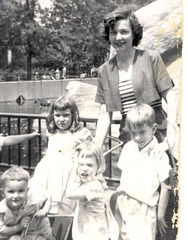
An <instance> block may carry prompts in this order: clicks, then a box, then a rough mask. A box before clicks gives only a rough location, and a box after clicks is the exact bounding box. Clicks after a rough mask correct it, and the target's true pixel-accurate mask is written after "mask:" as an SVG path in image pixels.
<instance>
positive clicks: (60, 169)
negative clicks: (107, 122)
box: [30, 128, 91, 216]
mask: <svg viewBox="0 0 188 240" xmlns="http://www.w3.org/2000/svg"><path fill="white" fill-rule="evenodd" d="M89 136H91V133H90V131H89V130H88V129H86V128H83V129H82V130H79V131H77V132H75V133H71V132H70V131H69V130H67V131H63V132H62V131H56V132H55V133H53V134H51V135H50V136H49V142H48V149H47V152H46V155H45V156H44V158H43V159H42V160H41V161H40V162H39V163H38V165H37V166H36V168H35V172H34V175H33V177H32V178H31V180H30V187H31V188H32V187H33V188H35V189H36V191H43V190H47V192H48V193H49V194H50V195H51V196H52V205H51V208H50V213H51V214H60V215H63V216H67V215H72V214H73V212H74V209H75V206H76V201H74V200H70V199H68V198H67V197H66V194H65V190H66V187H67V183H68V180H69V177H70V173H71V169H72V166H73V158H74V153H75V149H76V147H77V146H78V145H79V144H80V143H81V142H83V141H85V140H86V139H87V138H88V137H89Z"/></svg>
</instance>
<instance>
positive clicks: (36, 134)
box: [31, 131, 42, 137]
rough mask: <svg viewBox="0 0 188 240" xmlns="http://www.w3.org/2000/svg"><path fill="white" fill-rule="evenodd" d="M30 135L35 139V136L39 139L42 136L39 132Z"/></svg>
mask: <svg viewBox="0 0 188 240" xmlns="http://www.w3.org/2000/svg"><path fill="white" fill-rule="evenodd" d="M31 135H32V136H33V137H36V136H39V137H41V136H42V133H39V132H36V131H35V132H32V133H31Z"/></svg>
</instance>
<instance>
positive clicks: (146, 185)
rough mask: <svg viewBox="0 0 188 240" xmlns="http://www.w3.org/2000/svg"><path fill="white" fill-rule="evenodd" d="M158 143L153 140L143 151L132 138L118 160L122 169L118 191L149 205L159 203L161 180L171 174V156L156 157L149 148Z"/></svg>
mask: <svg viewBox="0 0 188 240" xmlns="http://www.w3.org/2000/svg"><path fill="white" fill-rule="evenodd" d="M156 144H158V141H157V139H156V138H155V137H154V138H153V140H152V141H151V142H150V143H149V144H148V145H147V146H146V147H145V148H143V149H142V150H141V151H140V150H139V148H138V145H137V144H136V143H135V142H134V141H133V140H132V141H130V142H128V143H127V144H125V146H124V147H123V150H122V152H121V155H120V159H119V161H118V164H117V165H118V167H119V168H120V169H121V170H122V174H121V178H120V185H119V187H118V188H117V190H118V191H124V192H126V193H127V194H128V195H130V196H131V197H133V198H135V199H137V200H140V201H142V202H144V203H146V204H148V205H149V206H155V205H156V204H157V201H158V198H159V193H158V191H157V189H158V187H159V185H160V182H163V181H164V180H166V179H167V178H168V176H169V170H170V165H169V158H168V155H167V154H166V153H164V154H163V155H162V157H161V158H160V159H157V158H156V159H154V158H153V156H152V153H151V154H150V155H148V150H149V148H150V147H152V146H156Z"/></svg>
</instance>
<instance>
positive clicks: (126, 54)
mask: <svg viewBox="0 0 188 240" xmlns="http://www.w3.org/2000/svg"><path fill="white" fill-rule="evenodd" d="M103 23H104V30H103V34H102V36H103V37H104V38H105V39H106V40H107V41H109V43H110V44H111V45H112V46H113V47H114V48H115V50H116V52H117V54H116V55H115V57H113V58H112V59H110V60H109V61H107V62H105V63H104V64H103V65H102V66H101V67H100V68H99V70H98V88H97V93H96V98H95V101H96V102H98V103H100V104H101V108H100V114H99V119H98V123H97V129H96V139H97V141H98V143H99V145H100V146H101V147H102V145H103V142H104V140H105V137H106V135H107V133H108V130H109V127H110V124H111V121H112V114H113V112H114V111H121V114H122V120H121V124H120V140H122V141H124V142H126V141H128V140H129V136H128V134H127V133H126V126H125V122H126V121H125V120H126V113H127V112H128V110H129V109H130V108H131V107H132V106H134V105H136V104H137V103H147V104H149V105H151V106H152V107H153V108H154V110H155V113H156V122H157V124H158V128H159V129H160V130H161V131H160V132H163V135H166V134H167V138H166V139H167V140H168V142H167V141H166V140H164V139H163V138H162V139H160V142H161V141H163V142H162V143H161V144H159V147H158V149H156V148H155V152H156V153H159V152H164V151H165V150H167V149H168V148H169V145H170V147H173V146H174V140H175V135H176V130H175V126H176V124H175V122H176V116H177V108H176V99H175V93H174V90H173V83H172V80H171V78H170V76H169V74H168V72H167V70H166V67H165V65H164V63H163V61H162V59H161V57H160V55H159V54H158V53H157V52H156V51H153V50H138V49H136V48H135V47H136V46H138V44H139V42H140V40H141V39H142V33H143V28H142V26H141V25H140V23H139V21H138V19H137V17H136V16H135V14H134V12H133V8H132V7H131V6H124V7H123V8H122V7H121V8H118V9H116V10H115V11H113V12H111V13H110V14H108V15H107V16H106V17H105V18H104V22H103ZM162 98H163V99H164V100H165V102H166V103H167V116H168V119H169V121H168V122H167V123H166V113H165V112H164V110H163V109H162ZM122 129H124V131H123V132H122ZM166 129H167V133H166ZM125 133H126V135H125ZM168 144H169V145H168Z"/></svg>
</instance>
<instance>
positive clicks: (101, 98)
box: [95, 68, 105, 104]
mask: <svg viewBox="0 0 188 240" xmlns="http://www.w3.org/2000/svg"><path fill="white" fill-rule="evenodd" d="M101 72H102V69H101V68H99V70H98V85H97V93H96V95H95V102H98V103H101V104H105V98H104V90H103V83H102V76H101V75H102V73H101Z"/></svg>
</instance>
